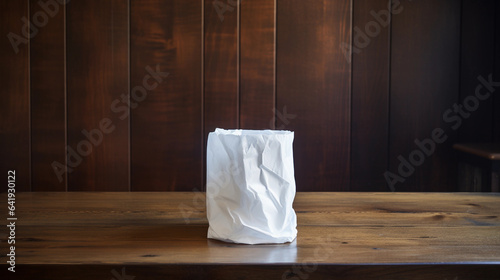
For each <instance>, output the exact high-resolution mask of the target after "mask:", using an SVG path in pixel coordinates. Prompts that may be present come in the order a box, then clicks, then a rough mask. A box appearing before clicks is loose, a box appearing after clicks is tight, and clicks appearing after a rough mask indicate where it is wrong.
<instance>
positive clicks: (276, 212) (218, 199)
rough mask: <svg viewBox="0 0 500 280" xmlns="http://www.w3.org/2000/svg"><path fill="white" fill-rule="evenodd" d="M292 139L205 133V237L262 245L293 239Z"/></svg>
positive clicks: (276, 133)
mask: <svg viewBox="0 0 500 280" xmlns="http://www.w3.org/2000/svg"><path fill="white" fill-rule="evenodd" d="M293 137H294V133H293V132H291V131H284V130H224V129H219V128H217V129H216V130H215V131H214V132H211V133H210V134H209V135H208V144H207V218H208V223H209V228H208V235H207V237H208V238H213V239H218V240H222V241H226V242H234V243H244V244H265V243H285V242H291V241H293V240H294V239H295V238H296V237H297V216H296V215H295V211H294V210H293V208H292V204H293V200H294V198H295V177H294V167H293Z"/></svg>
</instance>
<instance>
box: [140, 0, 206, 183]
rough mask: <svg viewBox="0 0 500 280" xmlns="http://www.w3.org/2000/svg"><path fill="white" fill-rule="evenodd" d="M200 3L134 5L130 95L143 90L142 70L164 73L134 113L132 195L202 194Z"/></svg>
mask: <svg viewBox="0 0 500 280" xmlns="http://www.w3.org/2000/svg"><path fill="white" fill-rule="evenodd" d="M201 4H202V2H201V1H199V0H190V1H185V0H176V1H161V0H148V1H132V5H131V87H132V90H133V88H134V87H135V86H138V85H143V83H144V79H145V76H146V75H148V71H147V70H146V69H145V68H146V67H151V68H153V69H156V67H159V71H160V72H166V73H168V76H166V77H162V81H157V82H158V83H157V84H158V85H157V87H156V88H154V89H152V90H151V91H149V92H148V94H147V97H146V98H145V99H144V101H141V102H140V103H138V105H137V108H135V109H132V123H131V132H132V143H131V144H132V190H134V191H165V190H170V191H191V190H193V188H198V189H201V186H200V184H201V181H202V178H201V176H202V174H201V167H202V165H201V164H202V163H201V160H202V157H203V151H202V129H203V128H202V115H201V114H202V94H201V93H202V91H201V87H202V84H201V77H202V76H201V75H202V73H201V70H202V69H201V67H202V60H201V52H202V41H201V40H202V34H201V30H202V21H201V20H202V12H203V11H202V5H201ZM165 75H166V74H165ZM153 82H154V80H151V81H149V82H148V83H151V84H152V83H153Z"/></svg>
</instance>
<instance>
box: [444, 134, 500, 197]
mask: <svg viewBox="0 0 500 280" xmlns="http://www.w3.org/2000/svg"><path fill="white" fill-rule="evenodd" d="M453 148H455V149H456V150H458V151H459V160H460V161H461V162H465V163H466V164H469V165H472V166H475V167H478V168H479V170H476V171H479V172H471V169H470V168H469V169H468V168H467V167H464V166H461V167H460V171H459V185H462V187H461V188H460V190H461V191H485V192H490V191H491V192H498V191H499V190H500V181H499V179H498V177H499V175H500V143H482V144H478V143H470V144H455V145H453ZM473 173H476V174H473ZM482 173H485V174H484V176H483V174H482ZM483 178H484V179H483ZM483 181H484V182H483Z"/></svg>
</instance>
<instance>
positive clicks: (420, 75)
mask: <svg viewBox="0 0 500 280" xmlns="http://www.w3.org/2000/svg"><path fill="white" fill-rule="evenodd" d="M400 8H401V7H400ZM403 8H404V9H403V11H402V12H401V13H400V14H399V15H397V16H394V17H393V20H392V35H391V36H392V41H391V50H392V51H391V93H390V104H391V105H390V135H389V143H390V144H389V145H390V152H389V161H390V163H389V167H390V168H389V171H390V172H393V173H395V174H404V173H401V172H398V169H399V166H400V165H402V164H401V162H404V161H403V160H401V158H403V159H406V160H407V161H409V157H410V154H412V153H413V152H414V151H417V152H415V153H413V155H414V158H415V159H414V160H413V162H416V163H417V164H414V166H416V167H415V169H414V171H413V172H406V175H408V176H404V175H403V176H402V177H403V178H404V182H398V183H397V184H396V185H395V186H394V189H395V190H396V191H425V190H433V191H452V190H455V187H456V177H457V175H456V164H455V159H454V154H453V150H452V148H451V145H452V144H453V143H454V142H455V141H456V131H455V130H453V129H452V124H454V123H452V124H450V123H449V122H445V120H444V118H443V114H444V113H445V112H446V111H447V110H449V109H450V108H453V107H452V106H453V104H454V103H456V102H458V100H457V97H458V92H459V88H458V85H459V80H458V79H459V55H460V52H459V51H460V48H459V47H460V2H458V1H453V0H450V1H439V2H437V1H418V2H416V1H413V2H409V1H408V2H404V5H403ZM434 129H443V131H444V134H445V135H446V137H447V139H446V141H445V142H444V143H442V144H436V147H435V151H434V152H428V153H427V154H429V156H427V155H426V154H423V155H424V160H423V161H422V159H421V158H422V157H419V155H418V153H419V152H418V151H420V150H421V149H420V148H419V147H418V146H417V145H416V143H415V141H416V140H419V141H424V139H431V138H432V133H433V131H434ZM431 141H432V140H431ZM429 145H430V144H429ZM429 150H430V151H432V150H431V149H429ZM420 153H421V154H422V153H423V152H420ZM415 155H416V156H415ZM400 156H401V157H400ZM412 165H413V164H412ZM417 165H418V166H417ZM408 169H410V170H411V168H408ZM409 173H411V174H409Z"/></svg>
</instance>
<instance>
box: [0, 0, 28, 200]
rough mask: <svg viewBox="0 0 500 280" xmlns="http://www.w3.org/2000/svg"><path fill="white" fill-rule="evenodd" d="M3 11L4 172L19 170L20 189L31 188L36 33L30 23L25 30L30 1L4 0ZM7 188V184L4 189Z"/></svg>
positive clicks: (0, 110)
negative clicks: (32, 40)
mask: <svg viewBox="0 0 500 280" xmlns="http://www.w3.org/2000/svg"><path fill="white" fill-rule="evenodd" d="M0 11H2V16H1V17H0V34H1V35H2V40H0V61H1V67H0V84H1V85H2V87H1V88H2V90H1V96H2V102H0V157H1V160H0V172H1V176H2V178H5V180H7V171H9V170H15V171H16V178H15V179H16V190H17V191H30V189H31V170H30V94H29V37H30V34H36V33H35V32H34V31H33V32H32V33H30V34H28V33H27V32H28V26H27V24H26V27H25V29H26V35H24V34H23V32H22V30H23V25H24V23H23V21H22V18H24V19H26V20H27V18H28V17H29V9H28V1H0ZM4 11H8V12H4ZM9 38H11V39H9ZM11 41H12V42H14V44H11ZM7 188H8V187H7V184H6V183H3V185H2V188H1V189H0V190H1V191H2V192H4V191H5V192H6V191H7Z"/></svg>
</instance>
